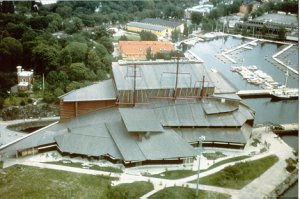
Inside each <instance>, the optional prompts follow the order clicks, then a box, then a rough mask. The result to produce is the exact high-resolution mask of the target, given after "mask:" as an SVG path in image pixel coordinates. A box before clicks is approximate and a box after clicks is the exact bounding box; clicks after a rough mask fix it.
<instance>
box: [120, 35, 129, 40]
mask: <svg viewBox="0 0 300 199" xmlns="http://www.w3.org/2000/svg"><path fill="white" fill-rule="evenodd" d="M119 41H128V38H127V37H126V35H122V36H121V37H120V38H119Z"/></svg>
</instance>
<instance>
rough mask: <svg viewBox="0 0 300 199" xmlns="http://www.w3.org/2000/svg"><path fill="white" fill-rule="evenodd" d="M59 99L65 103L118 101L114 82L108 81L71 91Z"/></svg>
mask: <svg viewBox="0 0 300 199" xmlns="http://www.w3.org/2000/svg"><path fill="white" fill-rule="evenodd" d="M59 98H60V99H62V100H63V101H64V102H79V101H99V100H114V99H116V92H115V88H114V85H113V80H112V79H108V80H104V81H100V82H97V83H95V84H92V85H90V86H86V87H84V88H80V89H77V90H73V91H70V92H69V93H66V94H64V95H62V96H60V97H59Z"/></svg>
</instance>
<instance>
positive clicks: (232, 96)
mask: <svg viewBox="0 0 300 199" xmlns="http://www.w3.org/2000/svg"><path fill="white" fill-rule="evenodd" d="M213 97H216V98H224V99H230V100H237V101H241V100H242V98H240V96H238V95H237V94H235V93H223V94H220V93H218V94H214V95H213Z"/></svg>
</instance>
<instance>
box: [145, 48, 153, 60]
mask: <svg viewBox="0 0 300 199" xmlns="http://www.w3.org/2000/svg"><path fill="white" fill-rule="evenodd" d="M152 56H153V55H152V53H151V48H150V47H149V48H147V50H146V59H147V60H150V59H152Z"/></svg>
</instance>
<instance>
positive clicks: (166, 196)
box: [150, 187, 230, 199]
mask: <svg viewBox="0 0 300 199" xmlns="http://www.w3.org/2000/svg"><path fill="white" fill-rule="evenodd" d="M175 198H184V199H229V198H230V195H227V194H221V193H216V192H211V191H199V196H198V197H196V190H195V189H190V188H186V187H168V188H165V189H163V190H161V191H159V192H157V193H155V194H154V195H152V196H151V197H150V199H175Z"/></svg>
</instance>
